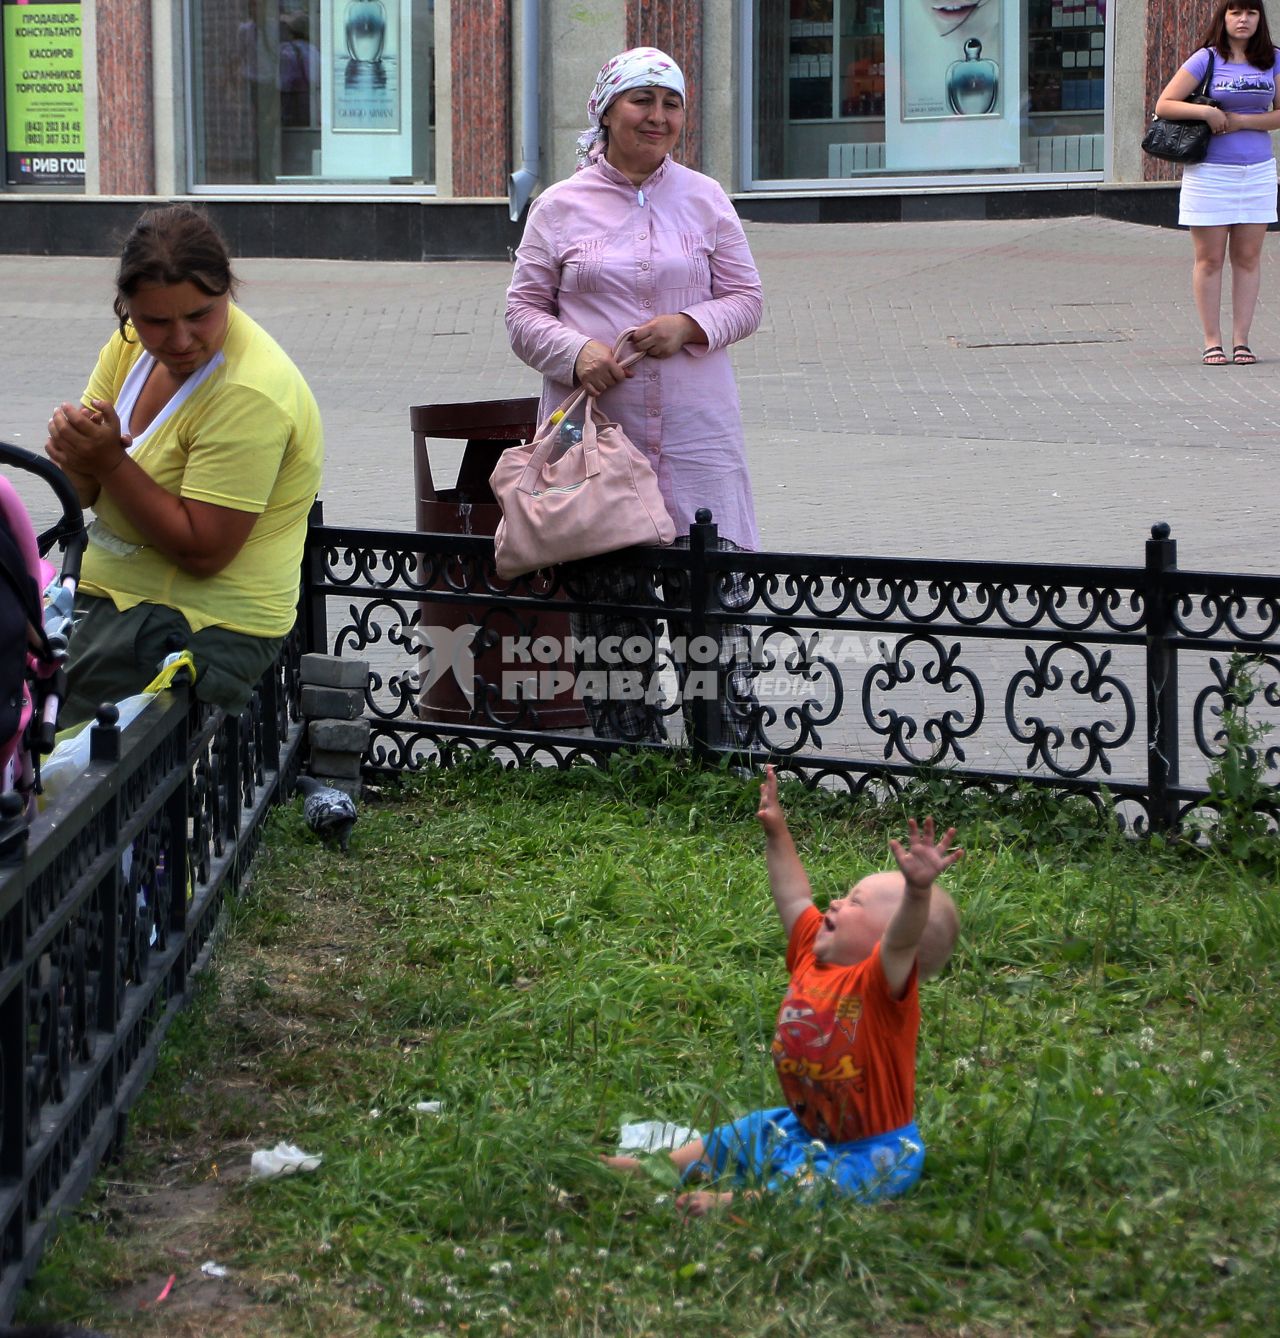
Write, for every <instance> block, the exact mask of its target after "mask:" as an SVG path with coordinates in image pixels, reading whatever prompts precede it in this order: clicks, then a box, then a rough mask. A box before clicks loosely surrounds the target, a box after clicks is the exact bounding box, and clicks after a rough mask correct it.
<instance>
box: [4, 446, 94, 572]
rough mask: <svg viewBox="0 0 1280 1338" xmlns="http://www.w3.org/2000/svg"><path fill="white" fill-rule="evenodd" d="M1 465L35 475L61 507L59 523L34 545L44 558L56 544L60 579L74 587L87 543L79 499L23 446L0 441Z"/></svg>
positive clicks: (50, 465)
mask: <svg viewBox="0 0 1280 1338" xmlns="http://www.w3.org/2000/svg"><path fill="white" fill-rule="evenodd" d="M0 464H6V465H13V466H14V468H15V469H25V470H26V471H27V473H28V474H35V475H37V476H38V477H39V478H42V479H43V480H44V481H45V482H46V483H47V484H48V485H49V487H51V488H52V489H53V491H54V493H55V495H56V496H57V498H58V501H59V502H60V503H61V505H62V519H61V520H60V521H58V522H57V524H55V525H52V526H50V528H49V529H47V530H45V531H44V533H43V534H41V535H39V536H38V537H37V539H36V544H37V546H38V547H39V549H40V555H41V557H43V556H44V555H45V554H46V553H48V552H49V550H50V549H51V548H52V547H53V545H54V544H55V543H56V544H58V545H60V547H61V548H62V550H63V559H62V579H63V580H66V579H67V578H68V577H70V578H71V579H72V580H74V581H75V582H76V583H77V585H78V584H79V582H80V559H81V558H82V557H83V556H84V550H85V546H86V544H87V543H88V534H87V532H86V530H85V527H84V511H83V510H82V509H81V506H80V495H79V493H77V492H76V490H75V485H74V484H73V483H72V482H71V480H70V479H69V478H68V477H67V476H66V475H65V474H64V473H63V472H62V470H60V469H59V468H58V466H57V465H55V464H54V463H53V461H52V460H46V459H45V458H44V456H42V455H36V454H35V453H34V452H32V451H28V450H26V449H25V448H24V447H22V446H14V445H12V444H11V443H10V442H7V441H0Z"/></svg>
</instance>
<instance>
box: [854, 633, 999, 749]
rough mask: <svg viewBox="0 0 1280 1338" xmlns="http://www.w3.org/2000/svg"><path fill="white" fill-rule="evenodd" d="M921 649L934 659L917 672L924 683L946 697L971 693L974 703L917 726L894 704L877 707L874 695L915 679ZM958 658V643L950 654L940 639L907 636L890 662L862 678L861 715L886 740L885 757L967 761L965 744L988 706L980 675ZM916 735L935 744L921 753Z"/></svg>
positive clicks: (977, 726) (912, 719) (914, 721)
mask: <svg viewBox="0 0 1280 1338" xmlns="http://www.w3.org/2000/svg"><path fill="white" fill-rule="evenodd" d="M917 650H920V651H924V652H926V653H927V654H928V655H929V656H931V657H932V658H931V659H930V660H929V661H928V662H927V663H925V665H924V666H923V668H922V669H921V670H920V671H919V672H920V674H921V677H922V678H923V679H924V681H925V682H926V683H929V684H932V685H935V686H937V687H940V688H941V689H942V690H943V691H944V692H945V693H947V694H948V695H950V694H951V693H963V692H965V691H966V690H967V691H968V693H969V694H970V697H971V700H970V701H969V702H967V703H966V706H965V709H955V708H952V709H948V710H945V711H943V712H941V713H940V714H937V715H931V716H929V717H927V718H926V719H925V720H924V721H923V722H917V721H916V719H915V718H914V717H913V716H909V715H905V714H903V713H901V712H899V711H898V710H896V709H895V708H894V707H893V706H882V707H881V708H880V709H878V710H877V709H876V707H875V703H874V700H873V698H874V696H875V694H876V693H879V692H886V693H887V692H892V691H894V690H895V689H897V688H899V687H901V686H902V685H903V684H904V683H910V682H911V681H912V680H913V679H914V678H915V677H916V673H917V670H916V666H915V662H914V658H913V652H915V651H917ZM959 659H960V643H959V642H958V641H957V642H954V643H952V645H951V648H950V649H949V650H948V649H947V648H946V647H944V646H943V644H942V642H941V641H939V640H938V639H937V638H936V637H933V636H925V635H921V634H915V635H912V636H907V637H903V638H902V640H900V641H899V642H898V643H897V645H895V646H894V648H893V654H892V657H891V658H890V659H888V660H886V661H884V662H882V663H880V664H877V665H874V666H872V668H870V669H869V670H867V672H866V674H865V675H864V676H863V680H862V714H863V717H864V718H865V720H866V722H867V724H868V725H870V726H871V728H872V729H873V730H874V731H875V732H876V733H877V734H879V735H882V736H883V737H884V739H885V745H884V756H885V758H886V759H887V758H891V757H892V756H893V755H894V753H897V754H898V756H899V757H902V758H905V759H906V760H907V761H908V762H911V763H914V764H915V765H917V766H936V765H938V764H939V763H941V762H944V761H945V760H946V759H947V757H948V755H949V754H951V755H954V756H955V758H956V759H957V761H961V762H963V761H964V758H965V753H964V749H963V747H961V740H962V739H967V738H968V737H969V736H970V735H972V734H974V733H976V732H977V730H978V729H979V728H980V726H981V725H982V718H983V714H984V710H985V704H984V701H983V696H982V684H981V683H980V682H979V680H978V676H977V674H975V673H974V672H973V670H972V669H969V668H967V667H965V666H964V665H962V664H960V663H959ZM966 711H967V713H968V719H967V720H966ZM917 734H919V735H921V736H923V737H924V738H925V739H926V740H928V741H929V742H930V743H931V744H932V745H933V747H932V748H931V749H930V751H929V753H928V754H927V755H925V756H921V755H919V754H918V753H916V752H915V751H914V750H913V749H912V748H911V746H910V743H911V740H912V739H914V738H915V737H916V736H917Z"/></svg>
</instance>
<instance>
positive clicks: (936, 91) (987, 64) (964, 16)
mask: <svg viewBox="0 0 1280 1338" xmlns="http://www.w3.org/2000/svg"><path fill="white" fill-rule="evenodd" d="M1003 3H1005V0H902V116H903V119H904V120H907V121H914V120H918V119H919V118H920V117H922V116H990V115H993V114H994V115H996V116H998V115H999V114H1000V104H1001V100H1002V92H1003V90H1002V89H1001V86H1000V77H999V71H1000V54H1001V53H1000V46H1001V42H1000V34H1001V20H1002V18H1003V15H1002V14H1001V5H1002V4H1003Z"/></svg>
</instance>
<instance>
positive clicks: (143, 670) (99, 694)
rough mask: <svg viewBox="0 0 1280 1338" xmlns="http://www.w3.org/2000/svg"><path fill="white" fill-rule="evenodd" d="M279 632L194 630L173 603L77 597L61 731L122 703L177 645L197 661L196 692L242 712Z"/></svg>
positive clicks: (273, 652) (278, 642) (274, 652)
mask: <svg viewBox="0 0 1280 1338" xmlns="http://www.w3.org/2000/svg"><path fill="white" fill-rule="evenodd" d="M283 644H284V638H283V637H257V636H245V635H244V634H243V633H242V632H230V631H228V630H227V629H226V628H225V627H205V628H202V629H201V630H200V631H199V632H193V631H192V630H191V624H190V623H188V622H187V620H186V618H184V617H183V616H182V614H181V613H179V612H178V611H177V609H171V608H169V607H167V606H166V605H164V604H137V605H135V606H134V607H133V608H131V609H129V610H128V611H126V612H125V613H121V612H120V611H119V610H118V609H117V608H116V606H115V604H114V603H112V601H111V600H109V599H99V598H97V597H95V596H93V595H80V596H79V597H78V598H77V599H76V622H75V628H74V630H73V632H72V634H71V659H70V662H69V664H68V666H67V676H68V678H69V680H70V688H69V691H68V693H67V700H66V701H65V702H64V703H63V705H62V713H61V715H60V716H59V719H58V727H59V729H72V728H74V727H75V726H76V725H81V724H84V723H85V722H86V721H89V720H92V719H93V718H94V716H95V714H96V713H97V710H98V707H99V706H100V705H101V704H102V703H103V702H118V701H123V700H124V698H126V697H132V696H133V695H134V693H136V692H141V691H142V689H143V688H145V687H146V686H147V684H148V683H150V682H151V680H152V679H153V678H154V677H155V676H156V674H157V673H159V671H160V662H161V661H162V660H163V659H164V658H165V656H166V655H170V654H172V653H173V652H174V651H179V650H189V651H190V652H191V654H192V657H193V658H194V660H195V662H196V687H195V691H196V696H197V697H198V698H199V699H200V700H201V701H202V702H209V703H210V704H211V705H213V706H221V707H223V708H224V709H225V710H227V711H229V712H231V713H232V714H239V713H240V712H241V711H243V710H244V708H245V706H246V705H247V704H248V701H249V697H250V694H251V693H252V692H253V689H254V688H255V687H256V686H257V684H258V680H259V679H260V678H261V677H262V675H263V673H265V672H266V669H267V666H268V665H269V664H270V663H271V662H272V660H274V659H275V658H276V655H277V654H278V653H279V651H280V647H281V646H282V645H283Z"/></svg>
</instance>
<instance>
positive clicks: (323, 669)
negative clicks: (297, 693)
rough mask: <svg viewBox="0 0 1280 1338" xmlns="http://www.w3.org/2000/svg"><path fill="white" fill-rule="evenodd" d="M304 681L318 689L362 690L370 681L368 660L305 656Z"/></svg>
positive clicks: (302, 669)
mask: <svg viewBox="0 0 1280 1338" xmlns="http://www.w3.org/2000/svg"><path fill="white" fill-rule="evenodd" d="M301 673H302V681H303V682H304V683H310V684H312V685H313V686H315V687H318V688H360V689H361V690H363V689H364V685H365V684H366V683H367V682H368V681H369V661H368V660H344V659H343V658H342V656H341V655H317V654H315V653H312V654H308V655H304V656H303V657H302V662H301Z"/></svg>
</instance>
